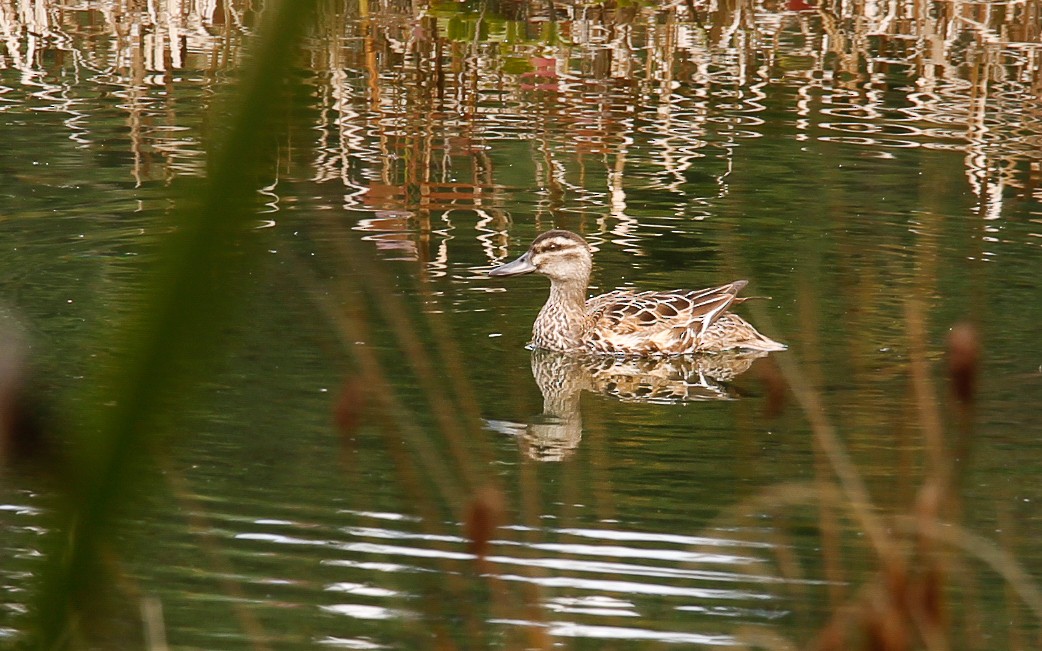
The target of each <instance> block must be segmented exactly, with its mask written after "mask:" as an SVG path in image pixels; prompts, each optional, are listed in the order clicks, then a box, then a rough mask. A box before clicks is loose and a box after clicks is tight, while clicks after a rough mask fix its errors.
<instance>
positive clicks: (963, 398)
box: [948, 321, 980, 406]
mask: <svg viewBox="0 0 1042 651" xmlns="http://www.w3.org/2000/svg"><path fill="white" fill-rule="evenodd" d="M979 365H980V338H979V337H978V335H977V329H976V328H975V327H974V326H973V325H972V324H970V323H968V322H966V321H962V322H959V323H956V324H955V325H954V326H952V329H951V332H949V333H948V374H949V375H950V376H951V383H952V392H953V393H954V394H955V398H956V399H957V400H958V401H959V402H960V403H961V404H962V405H964V406H969V405H971V404H973V400H974V398H975V397H976V394H977V373H978V366H979Z"/></svg>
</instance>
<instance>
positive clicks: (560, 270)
mask: <svg viewBox="0 0 1042 651" xmlns="http://www.w3.org/2000/svg"><path fill="white" fill-rule="evenodd" d="M592 269H593V253H592V251H591V249H590V245H589V244H588V243H587V242H586V240H584V239H583V238H582V237H581V236H579V235H576V234H575V233H573V232H571V231H566V230H551V231H546V232H545V233H542V234H541V235H539V236H538V237H536V238H535V240H533V241H532V244H531V246H529V247H528V251H526V252H525V253H524V255H522V256H521V257H519V258H517V259H516V260H514V261H512V262H508V263H506V264H502V265H499V266H497V267H495V268H494V269H492V270H490V271H489V272H488V275H489V276H492V277H496V278H501V277H510V276H521V275H525V274H531V273H537V274H542V275H544V276H546V277H547V278H549V279H550V296H549V297H548V298H547V300H546V304H545V305H543V308H542V309H541V310H540V311H539V315H538V316H537V317H536V319H535V323H534V324H533V326H532V341H531V342H530V344H529V346H530V347H531V348H534V349H542V350H550V351H555V352H567V353H589V354H594V355H614V356H620V357H657V356H668V355H692V354H700V353H718V352H722V351H726V350H735V349H744V350H752V351H763V352H773V351H780V350H785V348H786V346H785V344H782V343H779V342H777V341H774V340H773V339H771V338H769V337H766V336H764V335H762V334H760V333H759V332H758V331H757V330H756V328H754V327H753V326H752V325H751V324H749V323H748V322H747V321H746V320H745V319H743V318H742V317H740V316H738V315H737V314H735V313H733V312H731V311H730V308H731V307H732V306H733V305H736V304H738V303H741V302H742V301H744V300H746V299H745V298H740V297H739V296H738V293H739V292H740V291H741V290H742V289H744V288H745V286H746V285H747V284H748V281H745V280H736V281H734V282H730V283H727V284H726V285H720V286H719V287H708V288H705V289H696V290H684V289H675V290H669V291H630V290H625V289H622V290H616V291H613V292H608V293H607V294H601V295H599V296H594V297H592V298H586V293H587V290H588V289H589V284H590V272H591V270H592Z"/></svg>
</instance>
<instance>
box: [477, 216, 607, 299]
mask: <svg viewBox="0 0 1042 651" xmlns="http://www.w3.org/2000/svg"><path fill="white" fill-rule="evenodd" d="M592 266H593V255H592V254H591V253H590V245H589V244H587V243H586V240H584V239H583V238H581V237H579V236H578V235H576V234H575V233H572V232H570V231H559V230H555V231H547V232H545V233H543V234H542V235H540V236H539V237H537V238H535V240H534V241H533V242H532V245H531V246H530V247H528V251H526V252H525V254H524V255H522V256H521V257H520V258H518V259H517V260H514V261H513V262H508V263H506V264H504V265H500V266H498V267H496V268H495V269H493V270H491V271H489V272H488V275H490V276H520V275H523V274H530V273H538V274H542V275H544V276H547V277H548V278H550V280H551V281H557V282H577V283H581V284H582V285H583V286H584V287H585V285H586V283H587V281H588V280H589V278H590V269H591V268H592Z"/></svg>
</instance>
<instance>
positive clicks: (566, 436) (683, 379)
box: [492, 350, 768, 461]
mask: <svg viewBox="0 0 1042 651" xmlns="http://www.w3.org/2000/svg"><path fill="white" fill-rule="evenodd" d="M767 354H768V353H766V352H764V351H749V350H743V351H727V352H724V353H718V354H712V355H708V354H707V355H681V356H675V357H628V358H627V357H611V356H603V355H602V356H593V355H574V354H568V353H556V352H552V351H548V350H534V351H532V377H533V379H535V383H536V386H538V387H539V391H540V393H542V394H543V411H542V413H540V414H539V415H538V416H535V417H534V418H532V420H531V421H530V422H529V423H527V424H525V425H516V426H510V425H507V424H503V423H492V425H493V426H494V427H496V428H497V429H501V430H503V431H508V432H510V433H511V434H515V435H516V436H517V439H518V445H519V446H520V448H521V451H522V452H523V453H524V454H525V456H527V457H529V458H530V459H533V460H536V461H564V460H566V459H568V458H570V457H571V456H572V455H573V454H575V451H576V450H577V449H578V447H579V443H580V442H581V440H582V429H583V420H582V410H581V409H580V402H581V395H582V393H583V392H584V391H588V392H591V393H598V394H601V395H605V396H610V397H612V398H615V399H617V400H620V401H623V402H642V403H657V404H680V403H687V402H699V401H706V400H730V399H733V398H735V397H737V396H736V394H735V393H734V392H733V391H732V390H731V389H730V388H729V387H728V386H727V384H728V383H729V382H731V381H732V380H734V378H736V377H738V376H739V375H741V374H742V373H745V372H746V371H748V370H749V368H750V367H751V366H752V364H753V362H755V361H756V360H757V359H759V358H761V357H764V356H766V355H767Z"/></svg>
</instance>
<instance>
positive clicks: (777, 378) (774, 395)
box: [756, 357, 786, 418]
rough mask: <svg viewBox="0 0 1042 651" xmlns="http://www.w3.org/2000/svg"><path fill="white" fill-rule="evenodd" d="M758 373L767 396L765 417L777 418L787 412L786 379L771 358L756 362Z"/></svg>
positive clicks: (764, 407) (764, 410)
mask: <svg viewBox="0 0 1042 651" xmlns="http://www.w3.org/2000/svg"><path fill="white" fill-rule="evenodd" d="M756 371H757V374H758V376H759V378H760V382H762V383H763V388H764V392H765V393H766V394H767V399H766V401H765V402H764V405H763V415H764V416H765V417H767V418H777V417H778V416H781V413H782V411H784V410H785V398H786V392H785V378H784V377H783V376H782V374H781V370H779V369H778V365H777V364H776V363H775V362H774V360H772V359H771V358H769V357H767V358H763V359H758V360H756Z"/></svg>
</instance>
